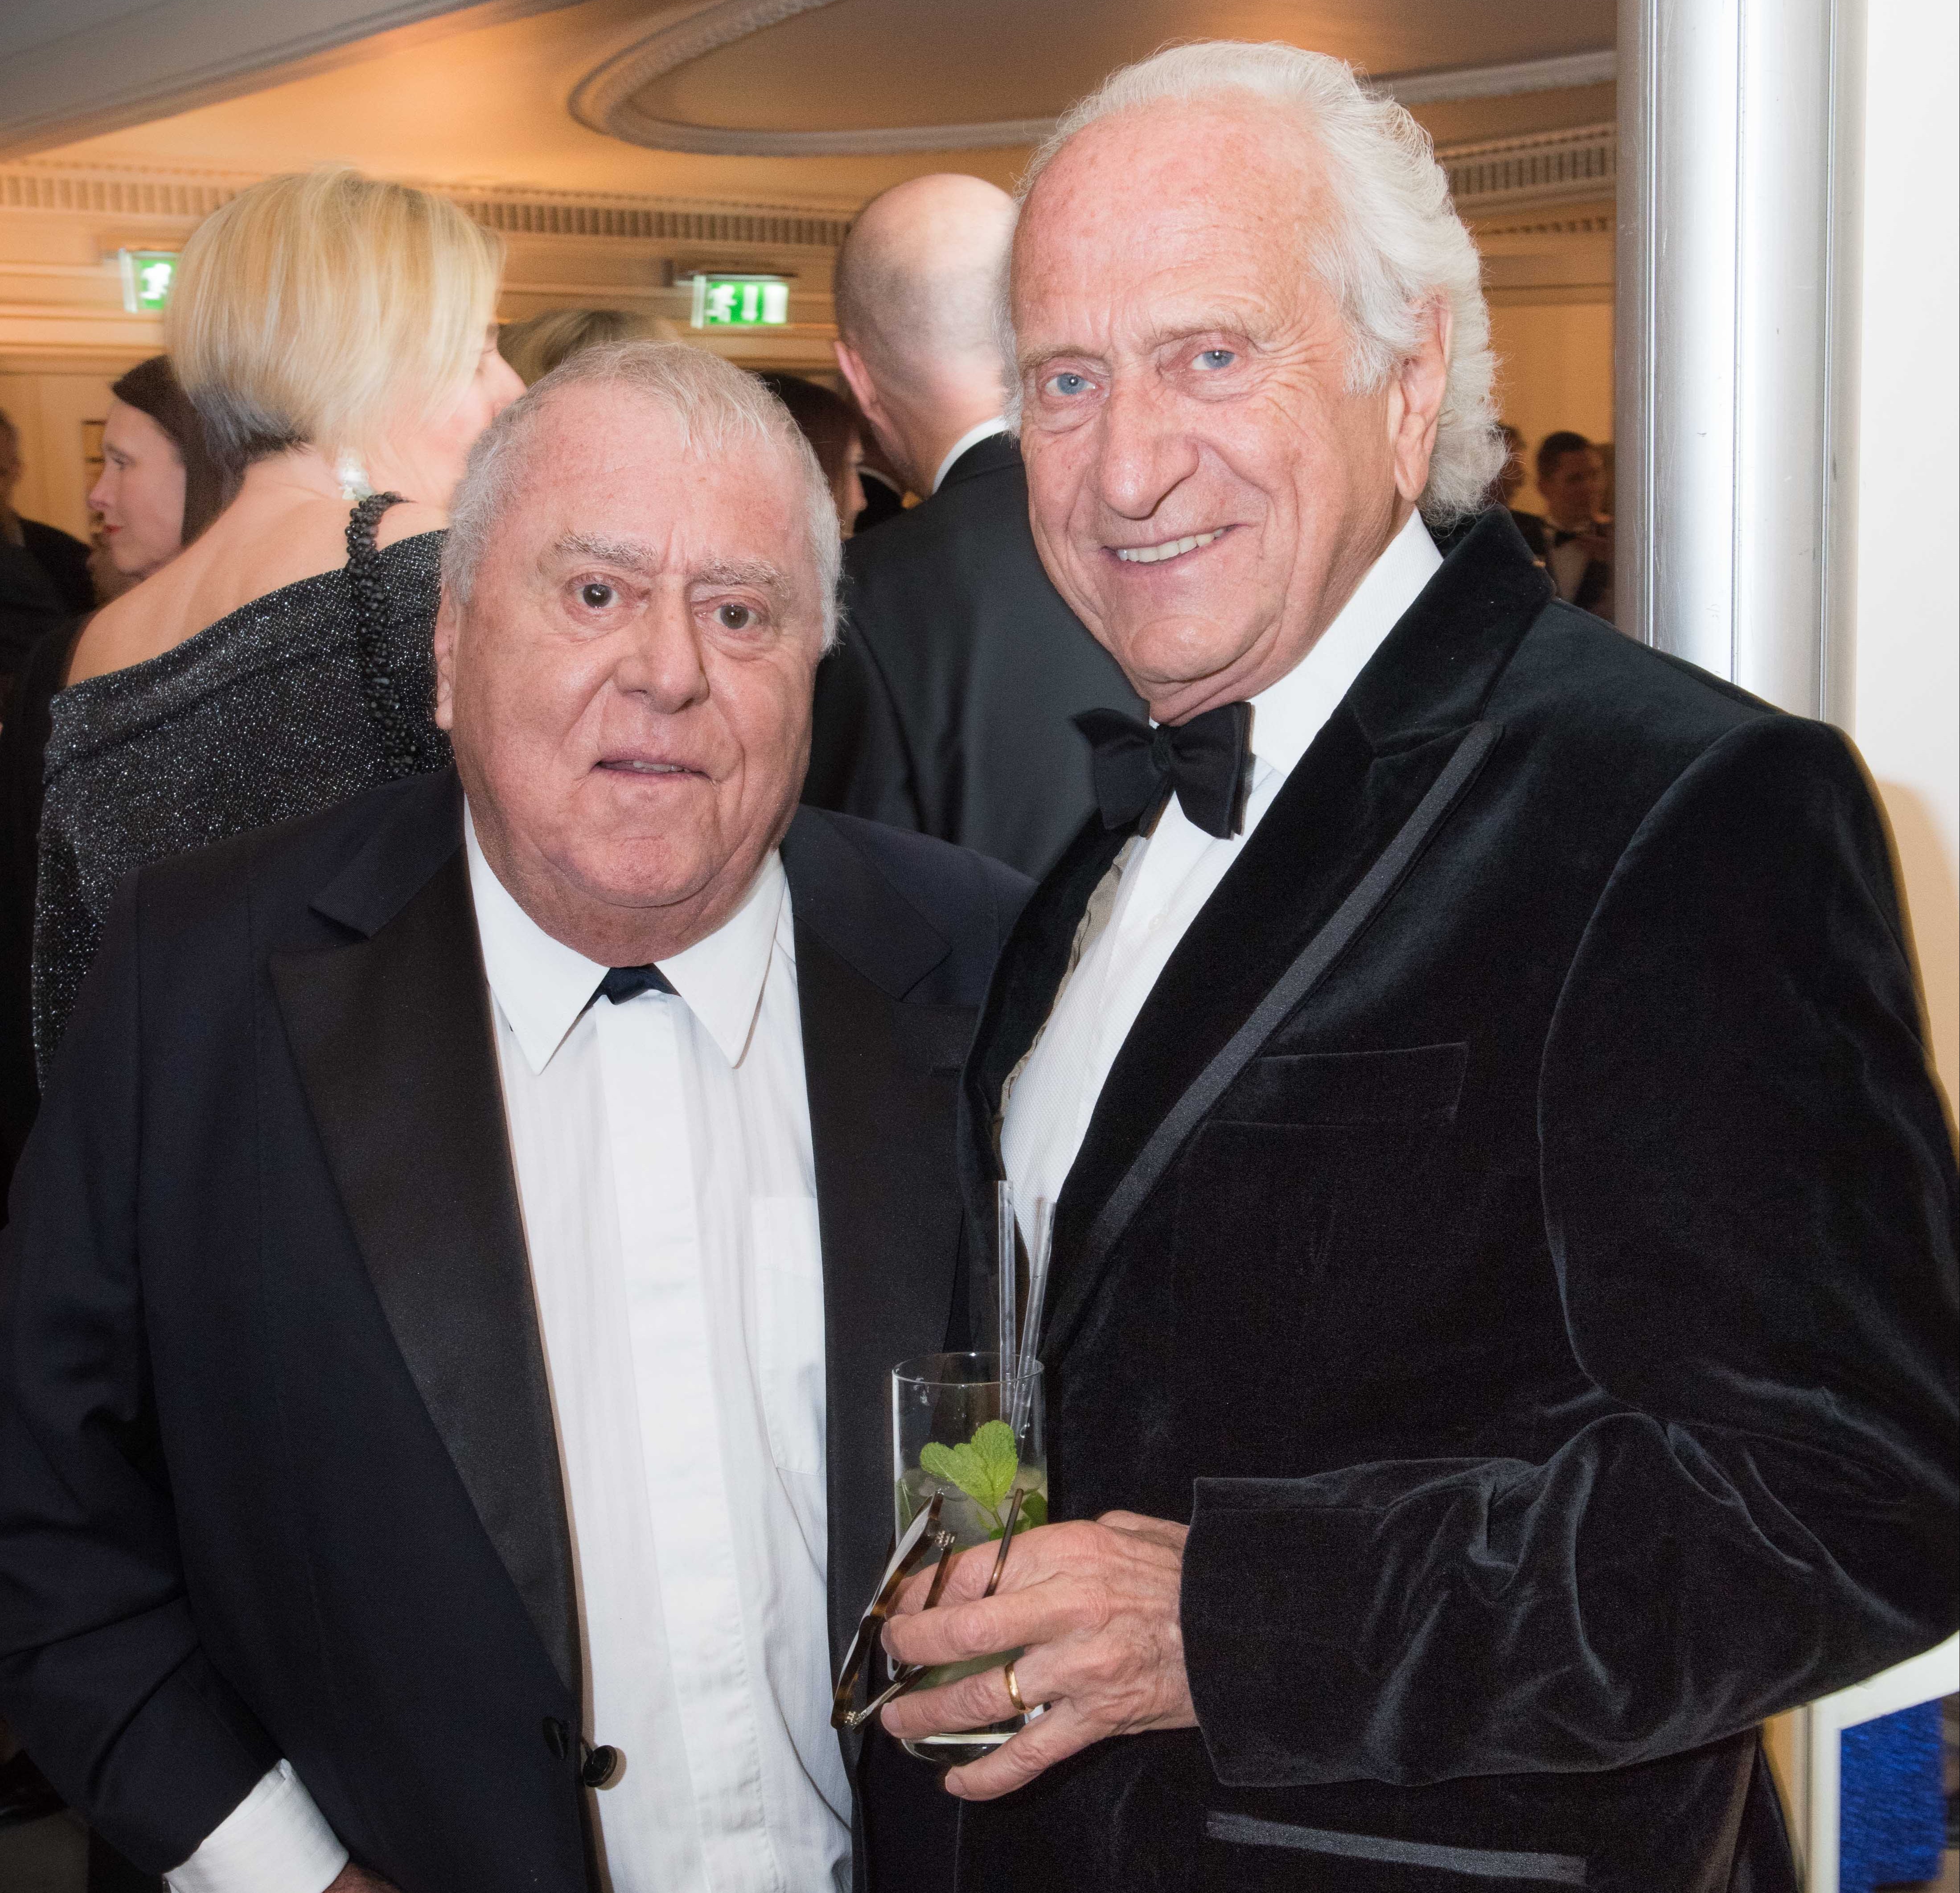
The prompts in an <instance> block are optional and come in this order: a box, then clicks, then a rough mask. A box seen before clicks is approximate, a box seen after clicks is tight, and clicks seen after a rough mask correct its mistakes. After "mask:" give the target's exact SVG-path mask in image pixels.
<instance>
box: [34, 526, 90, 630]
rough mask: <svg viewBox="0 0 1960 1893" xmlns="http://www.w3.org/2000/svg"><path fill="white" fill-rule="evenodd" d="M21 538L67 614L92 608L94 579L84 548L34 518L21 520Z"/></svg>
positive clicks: (86, 549)
mask: <svg viewBox="0 0 1960 1893" xmlns="http://www.w3.org/2000/svg"><path fill="white" fill-rule="evenodd" d="M21 539H22V541H23V542H24V544H25V545H26V546H27V550H28V552H30V553H31V554H32V555H33V558H34V561H35V562H36V563H37V565H39V566H40V568H41V570H42V571H44V572H46V574H47V575H48V581H49V584H52V586H53V587H54V588H55V591H56V594H57V595H58V596H59V598H60V600H61V601H62V606H64V608H65V609H66V610H67V611H68V612H70V613H71V614H74V613H79V612H90V611H93V610H94V609H95V581H94V579H93V578H92V577H90V575H89V571H88V547H87V546H86V545H84V543H83V542H82V541H81V540H80V539H77V538H76V537H75V535H74V534H73V533H64V532H63V531H62V529H61V528H60V527H59V526H49V525H47V524H46V523H43V521H42V520H37V519H24V520H21Z"/></svg>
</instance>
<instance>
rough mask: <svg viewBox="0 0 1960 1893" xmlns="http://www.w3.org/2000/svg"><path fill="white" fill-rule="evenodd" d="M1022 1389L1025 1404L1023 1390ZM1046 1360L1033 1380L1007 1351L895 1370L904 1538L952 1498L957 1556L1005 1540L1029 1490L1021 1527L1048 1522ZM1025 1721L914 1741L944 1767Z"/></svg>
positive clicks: (948, 1669)
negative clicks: (1019, 1374)
mask: <svg viewBox="0 0 1960 1893" xmlns="http://www.w3.org/2000/svg"><path fill="white" fill-rule="evenodd" d="M1017 1395H1018V1396H1019V1398H1018V1400H1017ZM892 1448H893V1459H894V1462H895V1478H896V1494H897V1506H898V1529H899V1532H900V1533H901V1535H902V1534H903V1532H905V1528H906V1527H907V1526H908V1525H910V1524H911V1523H912V1520H913V1519H915V1517H917V1516H918V1514H919V1513H921V1512H922V1511H923V1510H924V1509H925V1508H926V1506H928V1505H930V1504H931V1502H932V1495H933V1494H934V1493H935V1492H938V1493H940V1494H943V1499H942V1502H941V1505H940V1526H941V1528H942V1529H943V1530H945V1531H947V1532H950V1534H951V1535H952V1538H953V1545H952V1548H951V1549H950V1551H948V1552H947V1554H946V1555H947V1556H949V1557H951V1556H953V1555H956V1554H958V1553H959V1552H961V1551H971V1550H973V1549H974V1548H976V1547H978V1546H982V1545H990V1544H998V1542H999V1541H1000V1539H1001V1535H1002V1533H1003V1532H1004V1530H1005V1529H1006V1526H1007V1508H1008V1506H1009V1505H1010V1503H1011V1501H1012V1499H1013V1494H1014V1492H1015V1491H1017V1489H1018V1490H1019V1491H1020V1494H1021V1511H1020V1519H1019V1521H1018V1522H1017V1525H1016V1527H1015V1529H1016V1531H1017V1532H1020V1531H1022V1530H1025V1529H1030V1528H1032V1527H1033V1526H1038V1525H1045V1524H1046V1523H1047V1522H1048V1459H1047V1454H1046V1450H1045V1446H1044V1444H1043V1440H1042V1382H1041V1364H1040V1363H1039V1361H1036V1362H1034V1363H1031V1364H1030V1367H1029V1373H1028V1376H1027V1379H1026V1384H1025V1385H1024V1386H1023V1385H1017V1383H1016V1382H1014V1381H1013V1380H1011V1379H1004V1378H1003V1376H1002V1374H1001V1358H1000V1357H999V1356H998V1354H922V1355H921V1356H919V1357H918V1359H916V1360H903V1361H901V1362H899V1364H898V1366H896V1367H894V1368H893V1370H892ZM1019 1655H1020V1651H1019V1650H1002V1651H1001V1652H1000V1653H998V1655H996V1656H978V1657H975V1658H972V1659H970V1660H969V1661H967V1662H959V1663H941V1664H939V1665H937V1666H935V1667H934V1669H931V1670H928V1672H927V1673H926V1675H924V1678H922V1679H921V1681H920V1684H919V1687H920V1688H921V1689H932V1688H937V1686H938V1685H940V1684H941V1683H950V1682H953V1681H957V1680H958V1679H959V1678H960V1677H962V1676H972V1675H978V1672H980V1671H982V1670H983V1669H998V1668H999V1667H1000V1666H1001V1665H1002V1664H1004V1663H1005V1662H1008V1661H1009V1660H1010V1659H1012V1658H1013V1657H1016V1656H1019ZM1023 1720H1025V1719H1024V1718H1023V1717H1022V1716H1010V1717H1009V1718H1008V1719H1007V1720H1006V1721H1004V1722H998V1723H993V1724H991V1726H988V1727H987V1728H985V1729H963V1730H961V1731H959V1732H956V1733H953V1734H950V1735H942V1736H920V1737H918V1738H917V1739H915V1740H912V1741H910V1742H907V1743H906V1744H905V1747H906V1748H907V1749H908V1750H909V1751H911V1752H912V1754H913V1755H917V1756H918V1757H919V1758H921V1760H922V1761H931V1762H934V1763H937V1764H938V1765H939V1766H940V1767H949V1768H950V1767H958V1766H959V1764H960V1763H962V1762H964V1761H978V1760H979V1759H980V1758H981V1757H982V1755H987V1754H988V1753H990V1752H991V1751H992V1750H994V1749H995V1748H998V1747H999V1746H1000V1745H1001V1743H1002V1742H1005V1741H1006V1740H1007V1738H1008V1737H1009V1736H1011V1735H1012V1734H1013V1732H1015V1731H1016V1730H1017V1729H1019V1728H1020V1726H1021V1725H1022V1723H1023Z"/></svg>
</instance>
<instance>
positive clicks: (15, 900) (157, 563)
mask: <svg viewBox="0 0 1960 1893" xmlns="http://www.w3.org/2000/svg"><path fill="white" fill-rule="evenodd" d="M237 484H238V482H237V475H236V473H235V472H232V471H231V470H230V469H227V468H226V467H224V466H222V465H221V463H219V462H218V460H217V459H216V458H215V457H214V456H213V455H212V452H211V450H210V447H209V446H208V444H207V443H206V441H205V431H204V424H203V423H202V422H201V421H200V420H199V418H198V415H197V410H196V409H195V408H193V407H192V406H191V404H190V402H189V401H188V400H186V399H185V397H184V393H183V390H182V389H181V388H180V387H178V386H177V377H176V376H175V375H174V374H172V373H171V372H170V361H169V359H168V358H167V357H165V356H163V355H153V356H152V357H151V358H150V359H149V360H148V361H143V362H139V363H138V364H137V365H136V366H135V367H133V368H132V369H131V370H130V371H129V373H128V374H126V375H125V376H123V377H122V380H119V381H118V382H117V383H116V384H115V385H114V387H112V388H111V389H110V403H109V418H108V420H107V422H106V423H105V424H104V425H103V431H102V476H101V478H100V479H98V480H97V482H96V483H95V485H94V488H92V489H91V492H90V493H89V495H88V503H89V505H90V506H91V507H92V508H93V509H94V511H95V512H96V513H97V514H98V515H99V516H100V518H101V520H102V522H103V527H104V529H105V531H106V533H107V540H108V546H109V556H110V558H111V559H112V560H113V562H114V564H115V566H116V570H117V571H119V572H122V573H123V574H126V575H127V576H129V577H131V578H132V579H135V580H141V579H145V578H148V577H149V576H150V574H151V573H152V572H154V571H160V570H161V568H163V567H164V565H167V563H168V562H170V560H171V559H173V558H175V557H176V556H177V553H178V552H180V551H181V550H182V549H183V547H184V546H187V545H188V544H189V542H191V541H192V539H196V537H197V536H198V535H199V533H201V532H202V531H203V530H204V529H205V527H207V526H208V525H209V524H210V523H211V522H212V520H213V519H214V518H215V517H216V516H217V514H218V512H219V511H221V509H222V507H224V504H225V502H226V501H228V500H229V499H230V498H231V495H232V493H233V492H234V491H236V489H237ZM87 622H88V620H87V616H81V617H77V618H72V619H69V620H68V622H65V623H63V624H62V625H59V626H58V627H57V628H55V629H54V630H52V631H51V632H49V633H48V634H47V635H46V636H44V637H43V638H41V639H40V641H39V642H38V643H37V644H35V646H34V647H33V649H32V650H31V651H30V652H29V653H28V654H27V660H26V662H25V663H24V666H23V667H22V669H21V673H20V676H19V677H18V679H17V682H16V685H15V689H14V698H13V701H12V702H11V705H9V707H8V712H7V719H6V721H5V724H4V725H0V1199H4V1197H5V1190H6V1185H7V1180H8V1178H9V1177H11V1176H12V1174H13V1170H14V1159H15V1157H16V1156H18V1155H19V1153H20V1149H21V1144H23V1143H24V1142H25V1141H26V1140H27V1131H28V1130H29V1128H30V1127H31V1125H33V1121H34V1111H35V1107H36V1106H37V1103H38V1102H39V1098H40V1093H39V1092H38V1090H37V1087H36V1086H35V1083H34V1053H33V1027H32V1024H31V1015H30V997H29V994H30V971H29V969H30V961H31V956H32V950H33V932H34V883H35V878H36V877H35V867H36V861H35V857H36V854H37V850H38V847H39V842H40V827H41V770H42V765H43V759H44V758H45V755H46V749H47V743H48V727H49V711H48V706H49V702H50V701H51V700H52V698H53V696H54V694H55V692H56V691H58V690H59V689H60V688H61V686H62V678H63V676H65V675H66V673H67V670H68V660H69V657H71V655H72V654H73V652H74V650H75V641H76V640H77V639H78V638H79V637H80V636H81V631H82V627H83V626H84V625H85V624H86V623H87ZM5 1221H6V1211H5V1204H4V1200H0V1223H5Z"/></svg>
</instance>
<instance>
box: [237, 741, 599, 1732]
mask: <svg viewBox="0 0 1960 1893" xmlns="http://www.w3.org/2000/svg"><path fill="white" fill-rule="evenodd" d="M461 810H462V802H461V795H460V790H459V789H458V788H457V786H456V782H455V778H454V776H453V773H451V772H444V774H443V775H440V776H437V777H432V778H429V779H428V781H427V782H426V783H418V784H416V785H415V788H414V789H413V791H411V792H410V793H409V794H408V795H406V796H405V797H404V798H403V800H402V801H401V802H400V803H397V804H396V806H395V807H394V809H393V810H392V811H391V813H390V816H389V818H388V819H387V820H386V821H385V822H383V826H382V827H381V828H380V829H378V830H377V832H376V834H375V835H374V838H373V839H372V841H371V842H370V843H369V845H368V848H366V849H365V850H364V851H363V852H362V854H361V855H360V856H359V857H357V858H356V860H355V861H354V862H353V863H352V864H351V865H350V866H349V867H348V868H347V869H346V870H345V871H344V872H343V873H342V874H341V875H340V876H339V877H337V879H336V880H335V881H334V882H333V883H332V884H331V885H330V886H329V887H328V888H327V889H325V890H323V892H322V894H321V895H320V896H319V897H318V898H317V899H316V900H315V902H314V903H313V905H314V907H315V908H316V910H317V911H318V912H320V913H323V914H324V915H326V916H327V918H329V919H332V920H334V921H338V922H339V924H342V925H343V926H345V927H348V929H349V931H350V932H352V934H354V935H355V937H354V938H353V939H352V940H351V941H350V942H349V943H348V944H347V945H346V946H337V947H330V948H327V949H326V950H319V951H310V952H303V953H285V954H275V956H273V959H272V980H273V985H274V987H275V990H276V991H277V993H278V1001H279V1007H280V1010H281V1012H282V1015H283V1016H284V1018H285V1026H286V1031H287V1034H288V1039H289V1041H290V1042H291V1046H292V1049H293V1055H294V1059H295V1061H297V1063H298V1067H299V1071H300V1075H301V1081H302V1082H303V1083H304V1086H305V1088H306V1092H307V1099H308V1101H309V1102H310V1105H311V1106H312V1109H313V1118H314V1121H315V1123H316V1125H317V1127H318V1128H319V1131H320V1141H321V1142H322V1144H323V1145H324V1146H325V1147H326V1157H327V1162H328V1163H329V1166H330V1167H331V1169H332V1170H333V1176H334V1180H335V1182H336V1184H337V1185H338V1186H339V1191H340V1195H341V1199H342V1202H343V1203H344V1204H345V1206H346V1209H347V1214H348V1220H349V1221H350V1222H351V1223H352V1225H353V1228H354V1233H355V1239H356V1240H357V1241H358V1243H359V1246H360V1249H361V1258H362V1260H363V1261H364V1263H365V1264H366V1265H367V1269H368V1275H369V1277H370V1278H371V1281H373V1283H374V1290H375V1293H376V1294H377V1296H378V1297H379V1298H380V1303H381V1306H382V1308H383V1312H385V1313H386V1315H387V1320H388V1323H389V1326H390V1328H391V1329H392V1331H393V1334H394V1337H395V1340H396V1344H397V1345H398V1346H399V1347H400V1349H401V1351H402V1354H403V1358H404V1359H405V1360H406V1362H407V1363H408V1366H409V1373H410V1374H411V1375H412V1376H413V1378H414V1380H415V1386H416V1387H417V1389H418V1390H419V1392H421V1394H422V1399H423V1401H424V1403H425V1405H427V1407H428V1412H429V1417H430V1419H431V1421H433V1422H434V1426H435V1428H436V1430H437V1432H438V1433H439V1434H440V1435H441V1438H442V1441H443V1443H444V1446H447V1449H448V1450H449V1454H450V1458H451V1459H453V1461H454V1462H455V1465H456V1469H457V1474H458V1475H459V1476H460V1478H461V1480H462V1481H463V1487H464V1489H465V1491H467V1493H468V1494H469V1499H470V1501H471V1503H472V1504H473V1506H475V1508H476V1516H477V1517H478V1519H479V1520H480V1521H481V1522H482V1526H483V1529H484V1530H485V1532H487V1533H488V1535H489V1538H490V1540H491V1542H492V1545H495V1548H496V1551H497V1554H498V1557H500V1558H501V1560H502V1561H503V1564H504V1568H505V1569H506V1570H508V1572H509V1573H510V1576H511V1582H512V1583H514V1584H515V1585H516V1586H517V1591H518V1593H519V1595H520V1596H521V1597H522V1598H523V1601H524V1604H525V1606H526V1608H527V1610H528V1611H530V1616H531V1620H532V1622H533V1624H535V1625H536V1629H537V1632H538V1635H539V1638H540V1639H541V1640H543V1643H544V1646H545V1647H546V1650H547V1651H549V1653H550V1655H551V1658H552V1662H553V1663H554V1664H555V1666H556V1667H557V1669H558V1674H559V1676H560V1677H561V1678H562V1680H563V1681H564V1682H565V1686H566V1688H567V1689H568V1690H569V1691H571V1692H572V1693H573V1694H574V1696H576V1695H577V1694H578V1693H579V1675H580V1659H579V1651H578V1620H577V1615H576V1605H575V1601H574V1592H573V1584H572V1564H571V1535H570V1532H569V1529H568V1525H567V1522H566V1514H565V1498H564V1494H563V1491H562V1487H561V1484H560V1481H559V1470H558V1441H557V1434H556V1430H555V1426H554V1424H553V1421H552V1408H551V1396H550V1392H549V1386H548V1383H547V1382H546V1373H545V1361H544V1352H543V1344H542V1341H541V1340H540V1338H539V1331H538V1319H537V1311H536V1303H535V1302H534V1300H533V1295H532V1290H531V1277H530V1258H529V1255H528V1254H527V1250H526V1247H525V1243H524V1236H523V1223H522V1220H521V1217H520V1212H519V1208H518V1202H517V1185H516V1181H515V1178H514V1174H513V1171H512V1168H511V1156H510V1150H509V1144H508V1134H507V1132H506V1130H505V1126H504V1111H503V1088H502V1082H501V1078H500V1077H499V1075H498V1069H497V1055H496V1047H495V1042H494V1041H493V1039H492V1036H491V1018H490V1010H489V997H488V988H487V986H486V985H485V980H484V975H483V966H482V955H481V950H480V949H479V945H478V941H477V936H476V914H475V910H474V908H473V905H472V904H471V902H470V898H469V873H468V869H467V867H466V862H465V858H464V856H463V847H462V826H461Z"/></svg>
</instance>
